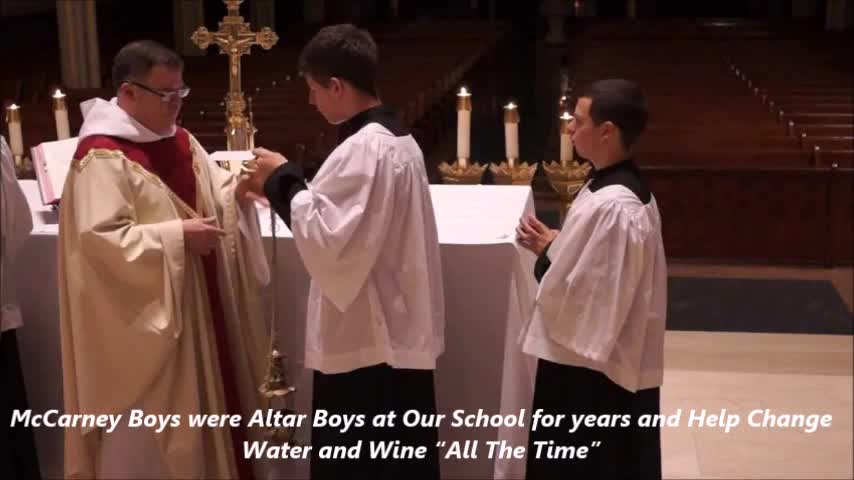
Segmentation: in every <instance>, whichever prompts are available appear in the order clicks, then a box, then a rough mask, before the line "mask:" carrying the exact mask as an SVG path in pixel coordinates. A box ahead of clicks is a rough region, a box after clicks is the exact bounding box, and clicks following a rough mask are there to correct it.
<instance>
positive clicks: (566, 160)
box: [560, 112, 572, 167]
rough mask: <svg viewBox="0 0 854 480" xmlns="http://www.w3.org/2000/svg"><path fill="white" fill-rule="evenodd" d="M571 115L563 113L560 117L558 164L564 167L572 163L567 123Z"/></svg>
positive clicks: (570, 138)
mask: <svg viewBox="0 0 854 480" xmlns="http://www.w3.org/2000/svg"><path fill="white" fill-rule="evenodd" d="M571 121H572V115H570V114H569V112H563V114H562V115H561V116H560V164H561V165H563V166H564V167H565V166H567V165H569V164H570V162H572V137H571V136H570V134H569V122H571Z"/></svg>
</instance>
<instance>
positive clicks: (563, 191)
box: [543, 161, 590, 223]
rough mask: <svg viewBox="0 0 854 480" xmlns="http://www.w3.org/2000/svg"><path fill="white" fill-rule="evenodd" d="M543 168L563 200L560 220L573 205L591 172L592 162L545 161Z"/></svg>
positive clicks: (561, 200)
mask: <svg viewBox="0 0 854 480" xmlns="http://www.w3.org/2000/svg"><path fill="white" fill-rule="evenodd" d="M543 169H545V171H546V177H547V178H548V180H549V185H551V187H552V189H554V191H555V192H556V193H557V195H558V198H559V199H560V202H561V209H560V222H561V223H563V219H564V217H565V216H566V212H567V211H568V210H569V207H570V206H572V201H573V200H574V199H575V196H576V195H578V192H579V191H581V188H582V187H583V186H584V182H585V181H586V180H587V176H588V175H589V174H590V164H588V163H585V164H583V165H582V164H579V163H578V162H577V161H573V162H571V163H568V164H561V163H560V162H549V163H543Z"/></svg>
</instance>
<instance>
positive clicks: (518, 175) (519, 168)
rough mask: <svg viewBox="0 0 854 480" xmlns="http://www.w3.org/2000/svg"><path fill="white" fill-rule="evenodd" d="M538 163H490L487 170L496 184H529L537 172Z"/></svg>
mask: <svg viewBox="0 0 854 480" xmlns="http://www.w3.org/2000/svg"><path fill="white" fill-rule="evenodd" d="M537 166H538V164H536V163H534V164H532V165H528V162H522V163H518V162H513V163H512V164H511V163H510V162H501V163H500V164H498V165H496V164H494V163H493V164H490V165H489V171H490V172H492V177H493V179H495V184H496V185H530V184H531V180H532V179H533V178H534V175H535V174H536V173H537Z"/></svg>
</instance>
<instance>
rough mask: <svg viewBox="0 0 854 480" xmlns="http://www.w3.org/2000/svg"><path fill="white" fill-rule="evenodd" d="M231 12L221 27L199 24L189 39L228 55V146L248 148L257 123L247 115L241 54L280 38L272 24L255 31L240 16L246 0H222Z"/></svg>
mask: <svg viewBox="0 0 854 480" xmlns="http://www.w3.org/2000/svg"><path fill="white" fill-rule="evenodd" d="M223 2H225V4H226V7H227V8H228V14H227V15H226V16H225V17H224V18H223V19H222V21H221V22H219V30H217V31H216V32H211V31H209V30H208V29H207V28H205V27H204V26H202V27H199V28H198V29H197V30H196V31H195V32H193V35H192V36H191V37H190V39H191V40H192V41H193V43H195V44H196V45H198V46H199V48H201V49H202V50H205V49H207V48H208V47H209V46H210V45H211V44H215V45H216V46H218V47H219V53H222V54H223V55H228V94H226V96H225V105H226V110H225V112H226V127H225V134H226V136H227V138H228V149H229V150H249V149H251V148H252V147H253V145H252V143H253V140H252V139H253V137H254V135H255V126H254V125H252V124H251V123H250V122H249V120H248V118H247V116H246V113H245V111H246V101H245V99H244V97H243V91H242V90H241V85H240V75H241V69H240V57H242V56H243V55H249V54H250V53H251V51H250V50H251V48H252V47H253V46H255V45H260V46H261V48H263V49H264V50H269V49H271V48H273V45H275V44H276V42H278V41H279V36H278V35H276V32H274V31H273V30H272V29H270V27H264V28H262V29H261V31H259V32H253V31H252V30H251V29H250V28H249V23H248V22H244V21H243V17H241V16H240V4H241V3H243V0H223Z"/></svg>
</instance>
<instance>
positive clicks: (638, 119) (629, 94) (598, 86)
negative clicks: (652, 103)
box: [579, 78, 649, 150]
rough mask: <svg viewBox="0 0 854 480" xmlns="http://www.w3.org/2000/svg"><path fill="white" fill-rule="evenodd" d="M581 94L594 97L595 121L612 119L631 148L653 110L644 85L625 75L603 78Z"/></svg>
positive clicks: (625, 145) (592, 99)
mask: <svg viewBox="0 0 854 480" xmlns="http://www.w3.org/2000/svg"><path fill="white" fill-rule="evenodd" d="M579 97H586V98H589V99H590V118H591V119H592V120H593V124H594V125H601V124H602V122H612V123H613V124H614V125H616V126H617V128H619V129H620V137H621V138H622V143H623V147H624V148H625V149H627V150H628V149H629V148H631V146H632V145H634V144H635V142H637V140H638V138H639V137H640V135H641V133H643V131H644V130H645V129H646V123H647V119H648V117H649V113H648V111H647V105H646V98H644V95H643V92H642V91H641V88H640V86H638V84H636V83H635V82H632V81H629V80H624V79H619V78H616V79H608V80H599V81H598V82H594V83H593V84H592V85H590V86H589V87H587V89H586V90H584V93H582V94H581V95H580V96H579Z"/></svg>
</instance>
